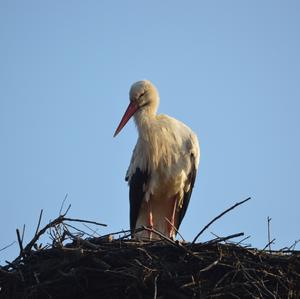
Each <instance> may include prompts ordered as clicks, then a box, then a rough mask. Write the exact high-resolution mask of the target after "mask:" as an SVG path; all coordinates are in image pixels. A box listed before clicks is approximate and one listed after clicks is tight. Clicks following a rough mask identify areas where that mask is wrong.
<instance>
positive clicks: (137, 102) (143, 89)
mask: <svg viewBox="0 0 300 299" xmlns="http://www.w3.org/2000/svg"><path fill="white" fill-rule="evenodd" d="M129 100H130V103H129V105H128V107H127V110H126V111H125V113H124V115H123V117H122V119H121V122H120V124H119V126H118V128H117V129H116V132H115V134H114V137H115V136H117V134H118V133H119V132H120V131H121V130H122V128H123V127H124V126H125V125H126V123H127V122H128V121H129V119H130V118H131V117H132V116H133V115H134V114H135V115H136V116H137V115H139V114H141V113H142V114H146V115H147V116H149V117H152V116H154V115H155V114H156V111H157V107H158V104H159V95H158V91H157V89H156V88H155V86H154V85H153V84H152V83H151V82H150V81H148V80H142V81H138V82H135V83H134V84H132V86H131V88H130V91H129Z"/></svg>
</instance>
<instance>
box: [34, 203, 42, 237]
mask: <svg viewBox="0 0 300 299" xmlns="http://www.w3.org/2000/svg"><path fill="white" fill-rule="evenodd" d="M42 216H43V209H41V211H40V216H39V222H38V225H37V227H36V230H35V234H34V235H35V236H36V235H37V233H38V231H39V229H40V225H41V221H42Z"/></svg>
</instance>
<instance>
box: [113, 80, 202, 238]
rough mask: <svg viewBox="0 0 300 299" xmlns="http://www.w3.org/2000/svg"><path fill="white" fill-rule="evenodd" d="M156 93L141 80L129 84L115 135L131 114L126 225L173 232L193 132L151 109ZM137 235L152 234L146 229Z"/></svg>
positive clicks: (193, 150)
mask: <svg viewBox="0 0 300 299" xmlns="http://www.w3.org/2000/svg"><path fill="white" fill-rule="evenodd" d="M158 104H159V96H158V92H157V90H156V88H155V87H154V85H153V84H152V83H151V82H150V81H147V80H143V81H138V82H136V83H135V84H133V85H132V87H131V89H130V104H129V106H128V108H127V111H126V112H125V114H124V116H123V118H122V120H121V122H120V125H119V127H118V128H117V130H116V133H115V135H117V134H118V133H119V132H120V130H121V129H122V128H123V127H124V125H125V124H126V122H127V121H128V120H129V119H130V117H131V116H132V115H133V116H134V120H135V123H136V126H137V129H138V132H139V137H138V141H137V144H136V146H135V149H134V151H133V155H132V158H131V162H130V165H129V168H128V171H127V174H126V180H128V183H129V186H130V226H131V230H132V232H133V233H134V231H135V229H137V228H140V227H142V226H148V227H149V226H150V227H153V228H154V229H156V230H158V231H160V232H161V233H162V234H164V235H165V236H167V237H171V238H175V235H176V230H177V229H178V228H179V225H180V223H181V221H182V219H183V217H184V215H185V212H186V209H187V206H188V203H189V199H190V196H191V192H192V188H193V185H194V180H195V176H196V172H197V169H198V164H199V157H200V149H199V144H198V139H197V136H196V135H195V134H194V133H193V131H192V130H191V129H190V128H189V127H187V126H186V125H185V124H183V123H182V122H180V121H178V120H176V119H175V118H172V117H169V116H167V115H157V114H156V111H157V107H158ZM136 237H138V238H150V239H157V238H158V236H157V235H156V234H151V233H149V232H147V231H142V232H139V233H136Z"/></svg>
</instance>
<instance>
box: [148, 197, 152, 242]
mask: <svg viewBox="0 0 300 299" xmlns="http://www.w3.org/2000/svg"><path fill="white" fill-rule="evenodd" d="M147 205H148V226H149V227H150V228H153V214H152V207H151V200H149V201H148V202H147ZM149 239H150V240H151V239H152V232H150V231H149Z"/></svg>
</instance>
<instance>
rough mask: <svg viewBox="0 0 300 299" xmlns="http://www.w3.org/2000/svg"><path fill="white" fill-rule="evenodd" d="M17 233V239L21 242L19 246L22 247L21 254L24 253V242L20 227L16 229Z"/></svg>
mask: <svg viewBox="0 0 300 299" xmlns="http://www.w3.org/2000/svg"><path fill="white" fill-rule="evenodd" d="M16 233H17V239H18V243H19V247H20V255H23V244H22V239H21V235H20V231H19V229H18V228H17V229H16Z"/></svg>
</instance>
